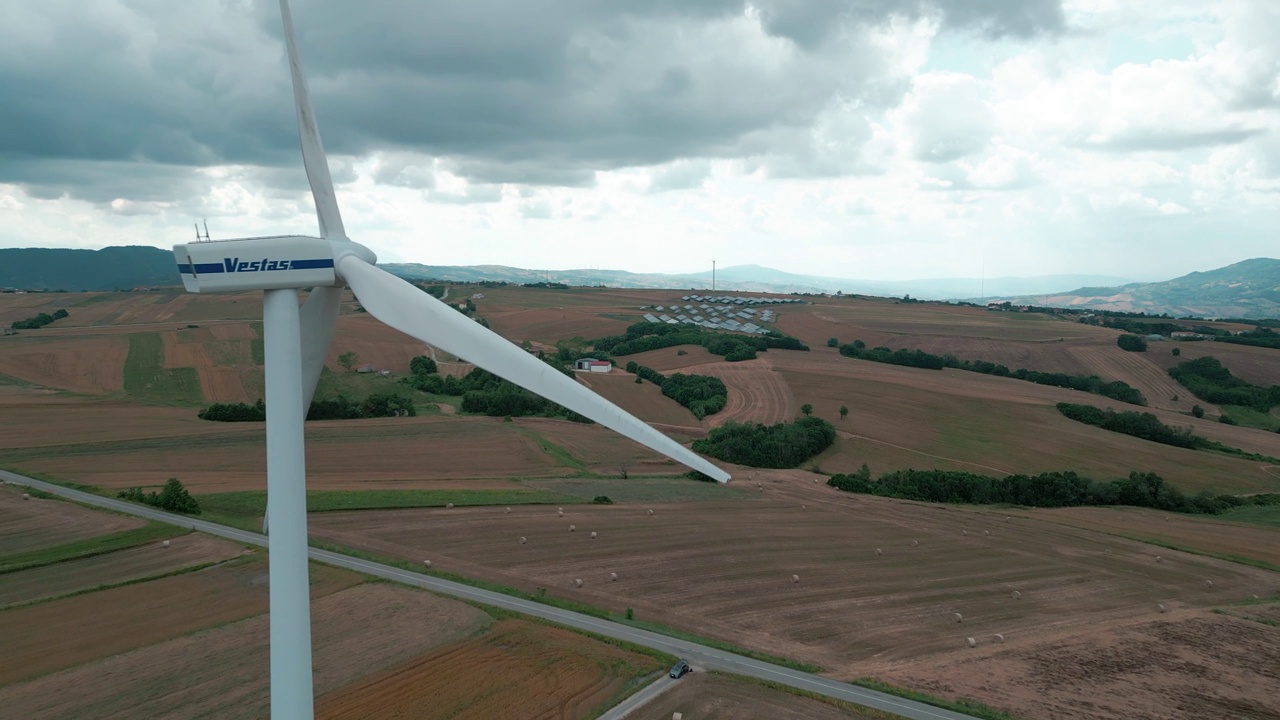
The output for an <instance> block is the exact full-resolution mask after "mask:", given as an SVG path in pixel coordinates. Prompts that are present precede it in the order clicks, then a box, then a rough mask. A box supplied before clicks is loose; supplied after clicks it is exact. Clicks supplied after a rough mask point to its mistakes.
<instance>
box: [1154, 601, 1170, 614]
mask: <svg viewBox="0 0 1280 720" xmlns="http://www.w3.org/2000/svg"><path fill="white" fill-rule="evenodd" d="M1156 612H1158V613H1162V614H1163V613H1167V612H1169V608H1167V607H1165V606H1164V603H1156Z"/></svg>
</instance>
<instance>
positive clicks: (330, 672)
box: [0, 566, 490, 720]
mask: <svg viewBox="0 0 1280 720" xmlns="http://www.w3.org/2000/svg"><path fill="white" fill-rule="evenodd" d="M315 570H316V568H315V566H312V572H315ZM153 584H154V583H147V585H153ZM261 590H262V592H263V593H264V594H265V592H266V586H265V584H264V585H263V586H262V587H261ZM311 611H312V623H311V636H312V649H313V655H314V660H313V662H314V678H315V691H316V693H318V694H322V695H323V694H326V693H333V692H334V691H337V690H339V689H340V688H343V687H346V686H347V685H349V684H351V683H355V682H359V681H360V680H362V679H364V678H365V677H368V676H370V675H375V674H377V673H380V672H382V671H383V670H384V669H386V668H388V667H390V666H392V665H395V664H396V663H399V662H403V661H405V660H407V659H409V658H413V657H416V656H418V655H421V654H422V653H424V652H427V651H429V650H431V649H432V648H436V647H440V646H442V645H446V644H448V643H451V642H456V641H459V640H462V639H464V638H466V637H468V636H470V635H472V634H473V633H475V632H476V631H477V630H479V629H481V628H483V627H484V626H485V625H486V624H488V623H489V622H490V618H489V617H488V616H487V615H485V614H484V613H483V612H481V611H480V610H477V609H475V608H473V607H470V606H469V605H466V604H463V603H460V602H455V601H452V600H446V599H444V598H441V597H438V596H436V595H432V594H430V593H426V592H421V591H417V590H412V589H409V588H404V587H396V586H394V585H390V584H386V583H368V584H363V585H359V586H356V587H352V588H348V589H346V590H342V591H339V592H334V593H332V594H329V595H326V596H324V597H320V598H317V599H315V600H313V602H312V604H311ZM175 629H176V628H175ZM268 637H269V630H268V623H267V616H266V615H265V614H261V615H256V616H254V617H251V618H248V619H246V620H241V621H238V622H233V623H229V624H225V625H222V626H219V627H215V628H211V629H208V630H204V631H201V632H197V633H193V634H190V635H185V636H182V637H175V638H173V639H170V640H164V641H162V642H158V643H155V644H152V645H147V646H145V647H140V648H137V649H135V650H133V651H130V652H127V653H120V654H117V655H112V656H110V657H105V658H103V659H100V660H96V661H94V662H90V663H87V664H84V665H80V666H78V667H74V668H70V669H67V670H62V671H59V672H55V673H52V674H49V675H45V676H43V677H40V678H36V679H34V680H29V681H26V682H22V683H17V684H14V685H10V686H8V687H0V707H3V708H5V710H6V712H9V713H12V716H13V717H15V718H24V719H25V718H32V719H34V718H75V719H76V720H106V719H107V718H125V717H127V718H174V719H177V718H215V717H216V718H265V717H267V715H268V713H269V710H270V706H269V690H268V683H269V678H270V671H269V670H270V669H269V667H268V643H267V640H268ZM370 717H373V716H370Z"/></svg>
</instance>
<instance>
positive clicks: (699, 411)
mask: <svg viewBox="0 0 1280 720" xmlns="http://www.w3.org/2000/svg"><path fill="white" fill-rule="evenodd" d="M626 369H627V372H629V373H635V374H636V376H637V377H638V378H644V379H645V380H648V381H649V382H651V383H653V384H655V385H657V386H659V387H661V388H662V394H663V395H666V396H667V397H669V398H671V399H672V400H675V401H676V402H678V403H680V404H681V405H683V406H685V407H687V408H689V412H692V413H693V415H694V417H696V418H698V419H699V420H701V419H702V418H704V417H706V416H708V415H714V414H716V413H718V412H720V411H721V410H723V409H724V406H725V403H726V402H728V400H729V388H727V387H725V384H724V381H723V380H721V379H720V378H718V377H712V376H710V375H693V374H688V375H686V374H684V373H676V374H674V375H663V374H662V373H660V372H658V371H657V370H654V369H653V368H651V367H647V366H645V365H640V364H639V363H637V362H636V361H634V360H632V361H631V362H629V363H627V368H626Z"/></svg>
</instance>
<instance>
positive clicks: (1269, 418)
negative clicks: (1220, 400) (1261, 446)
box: [1219, 405, 1280, 432]
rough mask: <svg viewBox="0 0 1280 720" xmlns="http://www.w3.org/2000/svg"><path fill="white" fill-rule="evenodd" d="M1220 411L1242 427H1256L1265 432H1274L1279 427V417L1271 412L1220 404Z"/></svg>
mask: <svg viewBox="0 0 1280 720" xmlns="http://www.w3.org/2000/svg"><path fill="white" fill-rule="evenodd" d="M1219 407H1221V408H1222V412H1223V414H1224V415H1226V416H1227V417H1229V418H1231V419H1232V420H1235V421H1236V424H1238V425H1240V426H1242V427H1251V428H1257V429H1258V430H1266V431H1267V432H1276V430H1277V428H1280V419H1278V418H1276V416H1275V415H1272V414H1271V413H1264V412H1259V411H1257V410H1254V409H1253V408H1251V407H1244V406H1243V405H1221V406H1219Z"/></svg>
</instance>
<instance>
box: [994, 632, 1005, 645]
mask: <svg viewBox="0 0 1280 720" xmlns="http://www.w3.org/2000/svg"><path fill="white" fill-rule="evenodd" d="M991 639H992V640H995V641H996V642H998V643H1002V642H1004V635H1002V634H1001V633H996V634H995V635H992V636H991Z"/></svg>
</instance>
